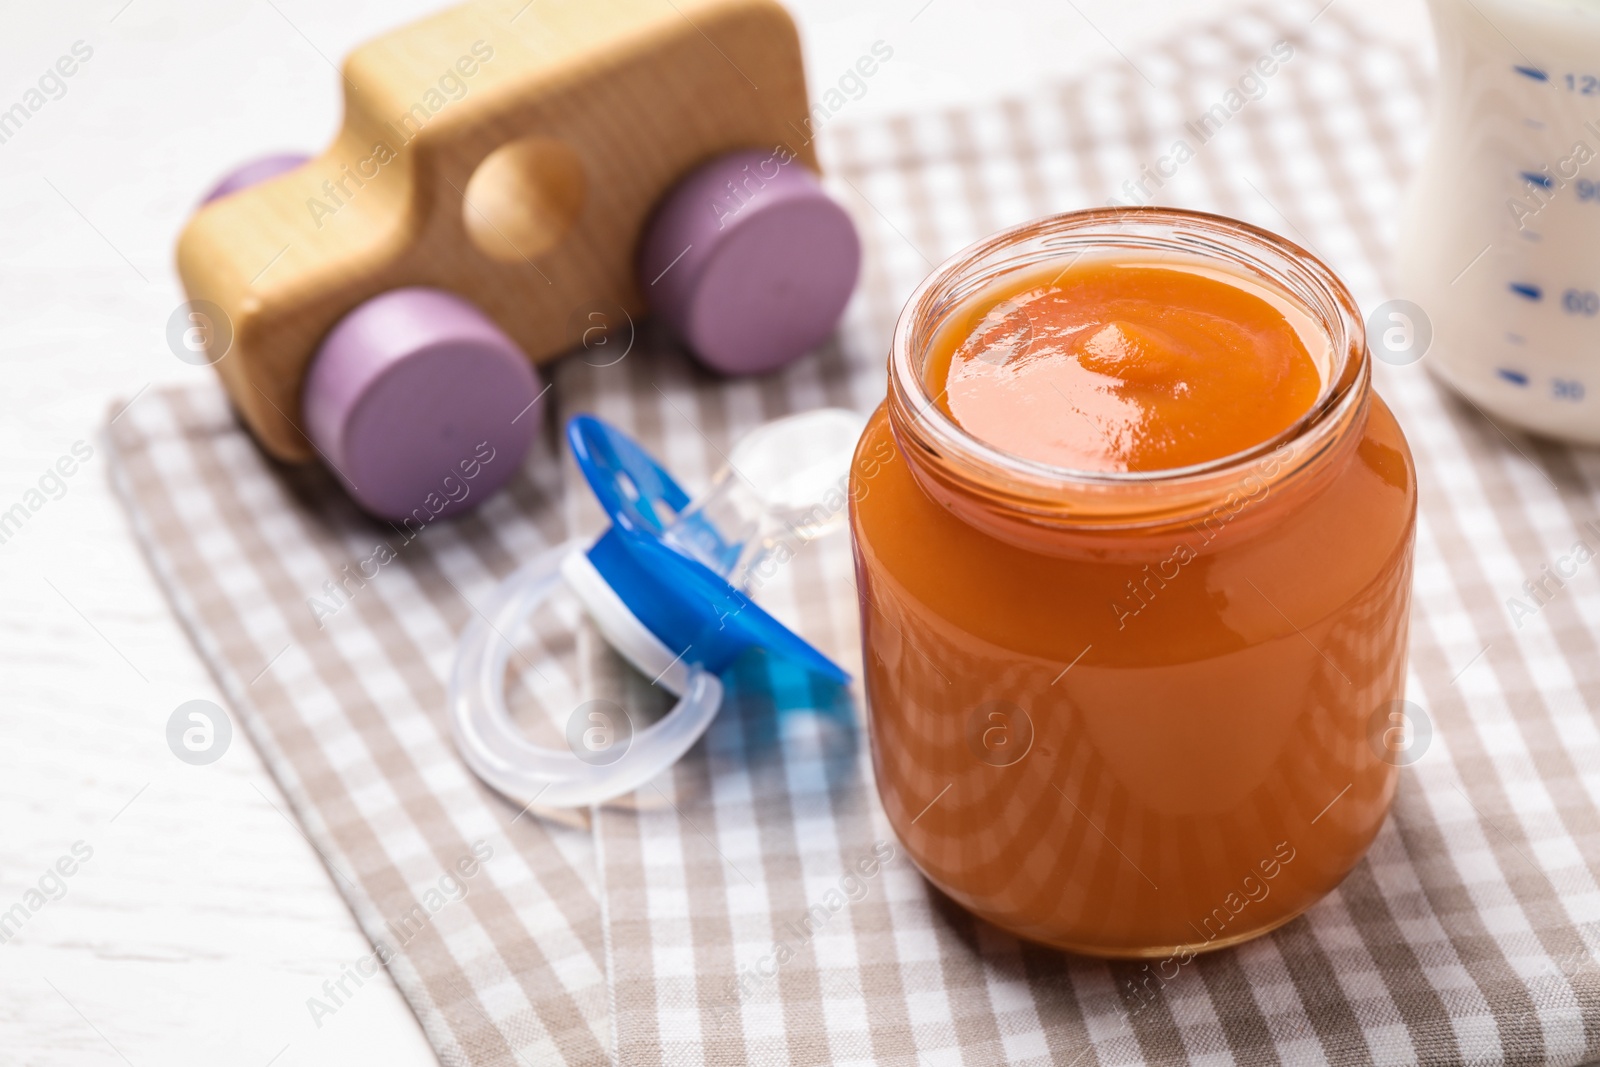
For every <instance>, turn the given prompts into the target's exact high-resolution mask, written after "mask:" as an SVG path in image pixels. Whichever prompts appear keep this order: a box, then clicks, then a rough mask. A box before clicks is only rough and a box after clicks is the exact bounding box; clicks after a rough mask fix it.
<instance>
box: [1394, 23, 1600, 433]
mask: <svg viewBox="0 0 1600 1067" xmlns="http://www.w3.org/2000/svg"><path fill="white" fill-rule="evenodd" d="M1429 7H1430V8H1431V10H1432V14H1433V24H1434V31H1435V34H1436V36H1437V39H1438V46H1439V85H1438V95H1437V96H1436V98H1435V102H1434V109H1435V112H1436V118H1435V122H1434V129H1433V139H1432V141H1431V143H1430V144H1429V146H1428V152H1427V156H1426V159H1425V160H1424V163H1423V167H1422V171H1421V173H1420V174H1419V175H1418V176H1417V178H1416V181H1415V184H1414V185H1413V186H1412V188H1411V191H1410V195H1409V198H1408V203H1407V210H1406V213H1405V218H1404V220H1403V224H1402V230H1401V235H1400V255H1399V263H1398V267H1399V274H1400V281H1401V290H1402V292H1403V293H1404V295H1406V296H1407V297H1409V298H1410V299H1412V300H1414V301H1415V302H1416V303H1417V304H1418V305H1420V306H1421V308H1422V309H1423V311H1424V312H1425V313H1426V314H1427V316H1428V317H1429V319H1430V320H1431V322H1432V326H1433V342H1432V348H1431V349H1430V350H1429V352H1428V356H1427V361H1426V362H1427V365H1428V366H1429V367H1431V369H1432V370H1433V372H1434V373H1435V374H1436V375H1438V376H1439V377H1440V378H1442V379H1443V380H1444V381H1446V382H1448V383H1449V384H1450V385H1451V386H1453V387H1454V388H1455V389H1457V390H1458V391H1460V392H1461V393H1463V394H1464V395H1465V396H1466V397H1467V398H1468V399H1470V400H1471V401H1472V402H1473V403H1475V404H1476V405H1477V406H1479V407H1480V408H1482V409H1483V410H1484V411H1485V412H1486V413H1488V414H1490V415H1493V416H1495V417H1497V418H1500V419H1502V420H1505V421H1506V422H1509V423H1513V424H1515V425H1518V426H1522V427H1525V428H1527V429H1530V430H1533V431H1536V432H1538V433H1542V434H1547V435H1552V436H1558V437H1565V438H1569V439H1572V440H1576V441H1583V442H1588V443H1600V0H1429ZM1374 325H1375V326H1377V327H1379V328H1381V327H1382V325H1383V324H1374Z"/></svg>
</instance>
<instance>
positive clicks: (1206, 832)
mask: <svg viewBox="0 0 1600 1067" xmlns="http://www.w3.org/2000/svg"><path fill="white" fill-rule="evenodd" d="M1151 216H1152V217H1153V218H1157V220H1158V221H1160V222H1161V225H1163V226H1178V225H1181V226H1183V227H1185V228H1187V229H1188V230H1190V231H1193V230H1197V229H1206V230H1207V232H1208V233H1211V232H1214V233H1215V234H1216V235H1217V236H1216V237H1215V239H1216V240H1217V241H1219V242H1220V241H1225V240H1226V241H1232V242H1233V243H1234V244H1235V245H1244V246H1246V247H1247V248H1248V249H1249V250H1250V251H1252V253H1253V254H1256V255H1259V256H1260V257H1261V258H1262V259H1263V260H1269V259H1270V258H1271V257H1273V256H1277V257H1278V259H1279V260H1280V261H1281V266H1280V268H1279V269H1281V270H1282V271H1284V272H1285V273H1288V272H1291V271H1300V272H1301V274H1300V275H1297V276H1294V277H1296V278H1298V279H1299V280H1298V281H1297V287H1289V286H1287V285H1286V286H1285V287H1284V288H1282V289H1280V288H1277V287H1276V285H1275V284H1269V283H1268V282H1267V281H1264V280H1259V279H1254V278H1252V279H1248V280H1247V279H1245V278H1243V277H1236V276H1233V275H1231V274H1229V273H1227V272H1226V271H1224V270H1222V269H1220V268H1219V267H1216V266H1212V265H1211V264H1210V263H1209V262H1208V261H1199V260H1196V261H1194V263H1192V264H1190V263H1186V261H1184V260H1182V259H1177V258H1173V259H1165V260H1162V261H1161V262H1160V263H1156V262H1154V261H1153V256H1150V255H1146V256H1145V257H1144V258H1143V259H1140V258H1138V256H1137V254H1136V253H1133V252H1130V253H1129V256H1128V258H1125V259H1123V260H1121V261H1111V260H1109V259H1102V260H1099V261H1092V260H1090V259H1089V258H1087V257H1086V258H1084V259H1083V260H1081V261H1079V262H1077V263H1076V264H1075V265H1072V266H1071V267H1069V268H1068V269H1067V270H1066V271H1065V273H1061V271H1062V263H1063V261H1065V260H1066V259H1067V258H1068V257H1067V256H1066V255H1065V254H1064V253H1063V254H1061V255H1060V256H1059V257H1058V258H1057V259H1056V260H1055V261H1054V262H1047V263H1045V264H1043V265H1042V266H1041V265H1039V264H1037V263H1035V264H1033V265H1028V266H1022V267H1018V268H1016V269H1014V270H1012V271H1011V272H1009V273H1006V272H998V281H992V282H990V283H988V288H983V289H977V290H976V291H974V289H973V288H972V287H971V286H970V285H967V287H966V288H960V286H961V284H962V281H961V279H960V278H959V277H952V278H946V277H942V275H951V274H952V272H956V273H958V268H959V267H960V264H959V263H957V264H956V265H955V266H948V265H947V266H946V267H944V268H941V269H940V271H939V272H935V275H934V276H933V277H932V278H930V280H929V281H928V282H926V283H924V289H923V290H921V291H919V295H918V296H916V297H913V302H912V304H911V305H910V309H909V310H908V311H907V313H906V315H905V316H903V317H902V319H901V322H900V325H899V326H898V327H897V330H896V337H895V348H894V351H893V354H892V356H891V389H890V397H889V400H888V401H887V402H886V404H885V406H884V407H882V408H880V409H879V411H878V413H877V414H876V415H875V416H874V417H873V418H872V420H871V421H870V422H869V423H868V426H867V429H866V432H865V434H864V435H863V437H862V439H861V443H860V445H859V447H858V450H857V453H856V459H855V465H854V468H853V471H852V476H851V477H852V484H851V493H850V497H851V502H852V503H851V523H852V531H853V533H854V538H855V555H856V575H857V579H858V581H857V586H858V588H859V590H860V594H861V605H860V606H861V621H862V645H863V673H864V680H865V684H866V691H867V702H868V707H869V724H870V730H871V740H872V754H873V766H874V769H875V773H876V778H877V785H878V790H879V793H880V796H881V797H882V799H883V803H884V809H885V811H886V813H887V814H888V817H889V820H890V822H891V824H892V825H893V826H894V828H895V831H896V833H897V834H898V835H899V836H900V839H901V841H902V842H903V843H904V846H905V851H906V853H907V855H909V856H910V857H911V859H912V860H913V861H914V862H915V863H916V864H917V865H918V867H919V868H920V869H921V870H922V871H923V873H924V874H925V875H926V876H927V877H928V878H929V879H930V880H931V881H932V882H933V883H934V884H935V885H937V886H938V887H939V888H940V889H942V890H943V891H944V892H945V893H946V894H948V895H949V896H950V897H952V898H953V899H954V900H956V901H957V902H958V903H960V904H962V905H963V906H965V907H967V908H969V909H970V910H972V911H973V912H975V913H976V914H977V915H979V916H981V917H982V918H985V919H987V920H989V921H991V922H994V923H996V924H998V925H1000V926H1002V927H1004V928H1006V929H1008V930H1010V931H1012V932H1014V933H1017V934H1019V935H1021V936H1023V937H1027V938H1031V939H1034V940H1037V941H1043V942H1047V943H1050V944H1053V945H1058V946H1062V947H1065V948H1070V949H1074V950H1077V951H1080V952H1087V953H1092V954H1096V955H1102V956H1123V957H1127V956H1133V957H1140V956H1142V957H1148V958H1151V959H1152V961H1153V962H1152V963H1151V964H1150V973H1152V974H1153V973H1156V972H1157V971H1159V972H1160V975H1161V979H1162V980H1163V981H1164V980H1167V979H1170V978H1172V977H1174V976H1175V975H1176V974H1177V972H1178V969H1179V968H1181V967H1182V966H1183V965H1184V964H1185V963H1187V962H1188V959H1189V958H1190V956H1191V954H1192V953H1194V952H1199V951H1203V950H1206V949H1210V948H1216V947H1219V946H1221V945H1226V944H1231V943H1234V942H1237V941H1239V940H1242V939H1244V938H1248V937H1252V936H1255V935H1257V934H1260V933H1262V932H1264V931H1266V930H1269V929H1271V928H1273V927H1274V926H1277V925H1279V924H1282V923H1284V922H1287V921H1288V920H1290V919H1292V918H1293V917H1294V916H1295V915H1297V914H1299V913H1300V912H1301V911H1303V910H1305V909H1306V908H1308V907H1310V906H1311V905H1312V904H1313V903H1315V902H1316V901H1317V900H1318V899H1319V898H1321V897H1322V896H1323V895H1325V894H1326V893H1328V892H1329V891H1331V890H1332V889H1333V887H1334V886H1336V885H1337V884H1338V883H1339V881H1340V880H1341V879H1343V878H1344V876H1345V875H1346V874H1347V873H1349V871H1350V870H1351V869H1352V868H1353V867H1354V866H1355V865H1356V863H1357V862H1358V861H1359V860H1360V858H1361V856H1362V855H1363V854H1364V852H1365V851H1366V848H1367V846H1368V844H1369V843H1370V842H1371V841H1372V839H1373V836H1374V835H1375V834H1376V833H1377V832H1378V828H1379V826H1380V825H1381V824H1382V822H1383V819H1384V816H1385V813H1386V812H1387V810H1388V807H1389V804H1390V802H1391V800H1392V798H1393V796H1394V790H1395V783H1396V776H1397V774H1398V770H1397V766H1396V764H1397V762H1398V761H1397V760H1396V759H1395V758H1394V756H1393V755H1392V753H1391V751H1390V749H1389V748H1385V744H1388V745H1390V746H1393V745H1394V744H1395V743H1396V742H1395V739H1396V738H1397V737H1398V736H1399V734H1398V732H1397V731H1398V729H1399V727H1397V720H1396V719H1395V718H1392V717H1391V712H1392V710H1393V709H1392V705H1393V702H1395V701H1397V700H1399V698H1400V697H1401V696H1402V695H1403V694H1402V689H1403V682H1404V678H1405V649H1406V621H1407V614H1408V609H1409V601H1410V577H1411V549H1412V536H1413V529H1414V524H1415V513H1416V511H1415V509H1416V487H1415V483H1414V475H1413V467H1412V463H1411V455H1410V452H1409V450H1408V449H1407V447H1406V443H1405V439H1404V437H1403V436H1402V435H1401V432H1400V428H1399V426H1398V425H1397V424H1396V422H1395V420H1394V418H1393V416H1392V415H1391V414H1390V413H1389V410H1388V408H1386V407H1385V406H1384V404H1383V402H1382V401H1381V400H1380V399H1378V397H1377V396H1375V395H1374V394H1373V393H1372V392H1371V387H1370V375H1369V371H1368V366H1367V356H1366V353H1365V351H1364V350H1363V348H1362V346H1361V344H1360V337H1361V333H1360V329H1361V326H1360V315H1359V311H1357V310H1356V309H1355V305H1354V302H1353V300H1351V299H1350V298H1349V294H1348V292H1347V291H1346V290H1345V289H1344V287H1343V286H1342V285H1340V284H1339V283H1338V281H1337V279H1335V278H1333V277H1332V275H1331V274H1327V273H1326V271H1325V268H1322V267H1321V265H1320V264H1318V263H1316V262H1315V261H1314V260H1311V259H1310V258H1309V257H1308V256H1306V254H1305V253H1303V252H1301V251H1300V250H1299V249H1295V248H1293V247H1292V246H1286V245H1282V244H1281V243H1275V242H1276V239H1274V238H1270V236H1268V235H1261V234H1260V232H1259V231H1252V230H1249V229H1248V228H1246V227H1243V226H1242V225H1241V224H1237V223H1232V222H1231V221H1229V220H1219V219H1216V218H1215V217H1213V216H1193V215H1187V214H1183V213H1178V212H1167V211H1162V212H1160V213H1153V212H1152V213H1151ZM1101 217H1102V214H1101V213H1086V215H1085V216H1059V217H1057V219H1055V220H1045V221H1044V222H1042V223H1039V224H1034V225H1037V226H1039V227H1041V228H1048V227H1050V226H1058V227H1060V228H1063V229H1068V228H1070V227H1071V226H1073V225H1078V223H1076V222H1075V221H1074V220H1075V219H1077V218H1087V219H1088V222H1089V223H1090V224H1099V223H1098V221H1097V220H1099V219H1100V218H1101ZM1143 217H1144V216H1143V215H1140V214H1139V213H1137V212H1121V213H1118V214H1116V215H1114V216H1110V218H1111V221H1110V222H1108V223H1105V224H1104V225H1106V226H1108V227H1109V228H1110V231H1109V232H1111V233H1112V235H1113V237H1118V236H1120V235H1122V234H1123V233H1126V232H1128V231H1130V230H1132V229H1134V228H1136V227H1137V225H1139V221H1140V219H1142V218H1143ZM1173 218H1176V219H1178V220H1179V221H1178V222H1177V223H1173V222H1169V221H1165V220H1170V219H1173ZM1069 236H1070V235H1069ZM1019 240H1021V238H1019ZM975 247H977V246H975ZM1048 247H1051V248H1054V247H1059V246H1056V245H1052V246H1048ZM1191 247H1192V245H1191ZM975 254H976V253H975ZM984 254H991V253H987V252H986V253H984ZM995 273H996V272H993V271H991V272H989V275H992V274H995ZM989 275H979V276H980V277H987V276H989ZM1058 275H1059V277H1058ZM1292 276H1293V275H1292ZM1263 277H1266V275H1263ZM1307 279H1309V280H1307ZM940 286H948V291H949V292H950V293H951V294H955V293H958V292H959V293H965V294H967V295H965V296H957V295H950V296H948V297H947V296H945V295H944V293H945V290H944V289H941V288H939V287H940ZM1318 286H1320V287H1321V290H1320V302H1319V303H1315V304H1310V303H1307V304H1302V303H1301V302H1299V300H1298V299H1291V298H1290V297H1289V296H1288V295H1287V294H1288V293H1290V292H1299V293H1304V292H1308V291H1311V292H1317V291H1318V290H1317V287H1318ZM925 294H926V295H925ZM1313 308H1314V309H1316V310H1315V311H1313V310H1312V309H1313ZM952 422H953V423H954V424H955V425H954V426H952V425H951V423H952ZM1285 431H1287V432H1285ZM1277 435H1282V440H1281V441H1279V442H1278V443H1277V444H1275V445H1272V446H1270V447H1266V448H1264V449H1258V450H1257V451H1256V452H1254V453H1251V454H1249V455H1247V456H1244V457H1238V458H1235V459H1231V460H1224V461H1223V462H1221V463H1218V464H1213V465H1212V466H1211V467H1209V468H1207V469H1206V470H1204V471H1199V472H1196V471H1194V470H1188V471H1184V472H1182V473H1181V474H1179V473H1176V468H1181V467H1188V466H1189V465H1192V464H1197V463H1202V462H1205V461H1208V460H1219V459H1222V458H1223V457H1229V456H1234V455H1235V454H1236V453H1239V452H1241V451H1242V450H1247V449H1251V448H1252V446H1257V445H1261V444H1262V443H1263V442H1267V441H1269V440H1272V439H1273V438H1274V437H1275V436H1277ZM985 445H986V446H988V447H987V448H985V447H984V446H985ZM996 452H998V453H999V454H1000V455H999V456H996V454H995V453H996ZM1008 457H1020V458H1021V459H1024V460H1032V461H1042V462H1043V463H1044V464H1047V465H1049V466H1048V467H1044V468H1041V467H1038V466H1037V465H1032V464H1028V463H1018V462H1016V461H1015V460H1013V459H1010V458H1008ZM1167 471H1172V472H1174V473H1172V474H1167V473H1163V472H1167ZM1078 472H1094V473H1092V474H1090V473H1081V474H1080V473H1078ZM1108 472H1109V473H1108ZM1117 472H1142V473H1117ZM1151 472H1154V473H1151ZM974 936H976V935H974ZM1155 961H1159V962H1155Z"/></svg>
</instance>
